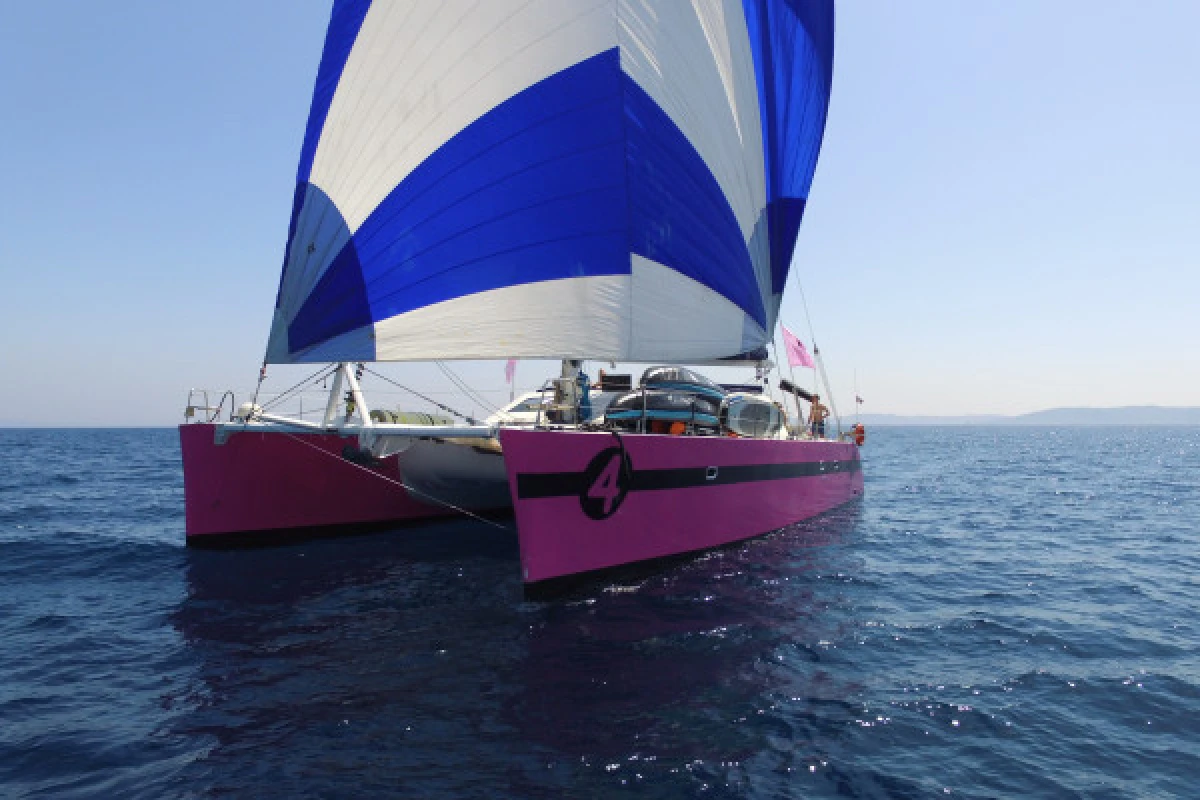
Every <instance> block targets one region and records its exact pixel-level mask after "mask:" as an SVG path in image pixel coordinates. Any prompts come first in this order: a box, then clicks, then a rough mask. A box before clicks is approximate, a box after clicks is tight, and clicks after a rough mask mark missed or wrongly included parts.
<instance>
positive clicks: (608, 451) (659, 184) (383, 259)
mask: <svg viewBox="0 0 1200 800" xmlns="http://www.w3.org/2000/svg"><path fill="white" fill-rule="evenodd" d="M833 27H834V19H833V5H832V0H692V2H685V0H533V1H532V2H516V0H492V1H491V2H487V3H469V2H465V0H445V1H444V2H439V3H429V2H423V1H422V0H408V1H407V2H400V1H399V0H397V1H396V2H363V1H362V0H336V1H335V3H334V5H333V11H332V14H331V17H330V21H329V27H328V31H327V34H326V39H325V45H324V51H323V53H322V56H321V62H320V67H319V69H318V72H317V79H316V87H315V89H314V93H313V100H312V106H311V110H310V113H309V118H308V125H307V128H306V131H305V136H304V142H303V145H302V147H301V155H300V165H299V170H298V175H297V184H296V191H295V195H294V198H293V205H292V214H291V220H290V224H289V228H288V236H287V240H286V248H285V253H284V259H283V261H284V263H283V271H282V275H281V278H280V283H279V290H278V294H277V297H276V301H275V308H274V313H273V317H272V324H271V331H270V335H269V339H268V344H267V347H266V355H265V358H264V370H265V369H266V366H267V365H268V364H303V363H325V364H329V366H328V367H327V368H326V376H327V377H328V378H329V379H331V380H332V382H333V385H332V388H331V389H330V391H329V394H328V401H327V406H326V408H325V413H324V415H323V416H322V418H321V419H320V420H318V421H312V420H307V419H301V418H298V417H289V416H282V415H278V414H272V413H269V412H268V411H266V410H264V409H263V407H262V406H260V405H259V404H258V403H256V402H254V401H250V402H248V403H243V404H241V405H240V406H238V407H237V408H236V409H234V408H233V403H232V402H231V403H230V409H231V414H230V417H229V419H228V420H227V421H224V422H222V421H219V420H218V419H216V416H217V414H216V413H214V409H213V406H212V405H211V404H209V403H208V402H207V401H205V402H194V401H190V402H189V408H190V409H191V411H192V414H193V415H197V414H199V415H200V416H202V417H203V418H204V421H203V422H202V423H200V424H185V425H183V426H181V430H180V435H181V439H182V445H183V460H184V475H185V503H186V519H187V535H188V541H189V542H191V543H202V542H207V541H216V540H218V539H221V538H223V537H224V536H227V535H231V534H239V535H244V534H246V533H255V534H258V535H259V536H266V537H273V536H276V535H278V534H279V533H281V532H291V531H294V530H295V529H297V528H304V529H312V528H318V529H322V530H323V529H325V528H328V527H331V526H336V527H345V526H351V527H354V528H356V529H357V528H360V527H361V526H363V525H366V524H369V523H393V522H395V521H399V520H414V519H422V518H425V517H432V516H437V515H440V514H447V513H471V514H474V513H477V512H481V511H491V510H501V509H506V508H511V510H512V511H513V513H514V516H515V520H516V526H517V531H518V537H519V540H520V551H521V569H522V576H523V578H524V580H525V581H526V582H528V583H538V582H541V581H547V580H550V579H554V578H560V577H563V576H567V575H575V574H578V573H584V572H589V571H592V570H598V569H603V568H607V567H613V566H618V565H623V564H628V563H631V562H636V561H642V560H646V559H654V558H659V557H663V556H670V555H676V554H681V553H687V552H691V551H695V550H701V549H706V548H710V547H714V546H718V545H723V544H726V543H729V542H734V541H737V540H740V539H744V538H748V537H751V536H755V535H759V534H763V533H766V532H769V531H772V530H775V529H778V528H781V527H784V526H786V525H788V524H791V523H794V522H797V521H799V520H802V519H805V518H807V517H810V516H813V515H815V514H818V513H821V512H824V511H826V510H828V509H830V508H833V507H835V506H837V505H839V504H842V503H844V502H846V501H848V500H850V499H851V498H853V497H855V496H856V495H859V494H861V492H862V490H863V479H862V470H861V462H860V460H859V454H858V448H857V447H856V445H855V443H854V442H853V441H847V440H845V439H844V438H842V437H835V438H832V439H826V438H823V437H821V436H813V435H812V433H811V432H810V431H808V430H805V429H804V428H803V426H801V425H796V424H794V422H793V424H789V420H788V418H787V412H786V410H785V407H784V405H783V404H782V403H780V402H779V401H777V400H773V399H772V398H771V397H770V396H769V395H768V394H767V391H766V386H764V385H763V383H761V382H759V383H756V384H753V385H750V386H740V387H739V386H722V385H719V384H716V383H714V382H712V381H710V380H708V379H707V378H705V377H704V376H703V375H701V374H700V373H699V372H697V371H696V370H695V369H694V367H700V366H704V365H731V364H749V365H755V366H757V367H758V374H760V375H761V374H764V373H765V372H767V371H769V368H770V366H771V365H770V362H769V361H768V359H767V349H766V348H767V346H768V345H770V344H771V343H772V342H773V338H774V332H775V330H776V326H777V322H778V316H779V310H780V304H781V300H782V296H783V292H784V288H785V286H786V284H787V278H788V272H789V268H790V266H791V263H792V260H793V251H794V250H795V245H796V241H797V237H798V233H799V229H800V223H801V219H802V217H803V215H804V209H805V206H806V204H807V201H808V195H809V189H810V186H811V183H812V178H813V173H814V170H815V167H816V163H817V155H818V152H819V150H820V145H821V139H822V136H823V133H824V128H825V118H826V113H827V109H828V103H829V92H830V85H831V78H832V66H833ZM455 359H497V360H499V359H553V360H558V361H560V362H561V364H562V367H561V370H560V373H559V375H557V376H554V377H552V378H551V379H550V380H548V381H547V382H546V384H545V385H544V386H543V390H542V391H541V392H539V393H538V395H537V398H536V399H534V398H533V397H526V398H522V399H521V400H520V401H516V402H514V403H513V404H510V407H509V408H507V409H502V410H501V411H500V412H499V413H497V414H496V415H494V416H493V417H491V418H489V419H488V420H485V421H483V422H478V421H475V420H463V421H461V422H455V421H453V420H451V419H433V418H432V417H430V418H428V419H415V418H414V417H413V416H411V415H401V416H399V417H398V416H397V415H395V414H393V413H392V412H390V411H383V410H382V409H375V413H372V410H371V409H370V408H369V407H368V404H367V399H366V397H365V395H364V393H363V391H362V387H361V384H360V378H361V377H362V371H363V370H364V369H366V368H367V367H366V366H365V365H367V364H370V363H373V362H381V361H394V362H403V361H410V362H412V361H434V360H439V361H441V360H455ZM584 360H591V361H597V362H613V363H616V362H621V363H624V364H639V363H640V364H648V365H650V368H649V369H646V370H645V372H644V373H643V374H642V375H641V376H640V377H639V379H638V380H637V382H636V383H635V382H634V380H633V377H634V376H633V375H632V374H630V375H626V376H606V378H605V379H602V380H601V382H600V383H599V384H598V385H597V386H596V392H595V393H594V395H593V393H592V392H591V391H590V389H591V386H590V385H589V382H588V381H587V380H584V379H582V377H581V374H582V363H583V361H584ZM356 365H357V366H356ZM683 365H686V366H683ZM343 396H345V397H346V398H347V401H346V402H345V403H341V399H342V397H343ZM593 400H595V401H596V402H595V403H594V404H593ZM600 401H603V402H600ZM522 403H524V405H521V404H522ZM797 405H798V404H797ZM220 407H221V405H220V404H219V403H218V404H217V408H218V409H219V408H220ZM204 410H207V412H208V413H207V414H205V413H204ZM531 416H532V419H531V418H530V417H531Z"/></svg>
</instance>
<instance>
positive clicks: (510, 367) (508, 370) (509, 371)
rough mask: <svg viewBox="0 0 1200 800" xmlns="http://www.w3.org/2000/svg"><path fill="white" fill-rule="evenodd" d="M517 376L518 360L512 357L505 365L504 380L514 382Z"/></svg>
mask: <svg viewBox="0 0 1200 800" xmlns="http://www.w3.org/2000/svg"><path fill="white" fill-rule="evenodd" d="M516 376H517V360H516V359H515V358H510V359H509V360H508V363H507V364H505V365H504V382H505V383H512V382H513V378H515V377H516Z"/></svg>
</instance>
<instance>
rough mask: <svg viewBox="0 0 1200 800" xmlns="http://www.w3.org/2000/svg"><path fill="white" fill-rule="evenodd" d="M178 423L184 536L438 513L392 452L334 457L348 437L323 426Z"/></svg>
mask: <svg viewBox="0 0 1200 800" xmlns="http://www.w3.org/2000/svg"><path fill="white" fill-rule="evenodd" d="M216 429H217V426H215V425H199V424H198V425H181V426H179V440H180V445H181V447H182V451H183V494H184V509H185V517H186V523H185V526H186V531H187V539H188V542H189V543H192V544H195V543H197V542H198V541H199V540H201V539H203V540H205V541H209V540H211V539H210V538H209V537H220V536H221V535H222V534H239V533H264V532H268V531H278V532H280V533H281V534H283V533H285V532H287V531H294V530H295V529H298V528H305V529H311V528H319V527H326V526H329V527H332V526H346V525H366V524H373V523H382V522H399V521H404V520H415V519H423V518H426V517H436V516H440V515H441V514H442V513H443V512H442V511H441V510H439V509H438V508H435V507H432V506H428V505H425V504H422V503H420V502H418V501H416V500H413V499H412V498H411V497H410V496H409V494H408V493H407V492H406V491H405V490H404V489H403V487H401V486H399V485H398V484H397V481H399V480H400V468H399V465H398V464H397V463H396V456H392V457H390V458H386V459H383V460H382V461H380V462H379V463H378V464H377V465H374V466H371V467H363V466H359V465H357V464H354V463H351V462H350V461H347V460H346V459H345V458H343V457H342V451H343V448H345V447H346V446H347V445H351V446H354V445H356V444H357V442H356V440H355V437H342V436H338V435H336V434H331V433H329V434H327V433H289V434H284V433H279V432H273V433H262V432H252V431H245V432H237V433H233V434H231V435H230V436H228V438H227V439H226V440H225V442H224V443H223V444H217V443H216V432H217V430H216Z"/></svg>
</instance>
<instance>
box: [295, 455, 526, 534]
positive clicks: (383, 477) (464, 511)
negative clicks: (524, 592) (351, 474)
mask: <svg viewBox="0 0 1200 800" xmlns="http://www.w3.org/2000/svg"><path fill="white" fill-rule="evenodd" d="M283 435H284V436H286V437H288V438H289V439H295V440H296V441H297V442H299V443H300V444H302V445H304V446H306V447H311V448H312V449H314V450H316V451H317V452H318V453H323V454H325V455H327V456H329V457H330V458H333V459H336V460H338V461H341V462H343V463H346V464H349V465H350V466H352V467H355V468H357V469H361V470H362V471H363V472H366V473H367V474H368V475H374V476H375V477H376V478H379V479H380V480H382V481H387V482H388V483H391V484H394V485H396V486H400V487H401V488H403V489H405V490H406V491H409V492H412V493H413V494H417V495H420V496H421V497H424V498H425V499H427V500H429V501H431V502H434V503H437V504H438V505H440V506H445V507H446V508H449V509H451V510H453V511H457V512H458V513H460V514H462V515H464V516H467V517H470V518H471V519H473V520H476V521H477V522H482V523H484V524H485V525H491V526H492V527H493V528H499V529H500V530H502V531H509V530H510V529H509V528H507V527H505V526H504V525H501V524H500V523H498V522H493V521H492V520H490V519H488V518H487V517H484V516H480V515H479V514H476V513H475V512H473V511H468V510H467V509H465V508H459V507H458V506H456V505H454V504H453V503H448V502H446V501H445V500H442V499H441V498H438V497H434V496H433V495H431V494H426V493H425V492H422V491H421V490H420V489H417V488H414V487H412V486H409V485H408V484H407V483H405V482H404V481H399V480H396V479H394V478H389V477H388V476H387V475H380V474H379V473H378V472H375V471H374V470H370V469H367V468H366V467H364V466H363V465H362V464H355V463H354V462H353V461H347V460H346V459H344V458H339V457H338V456H336V455H334V454H333V453H331V452H329V451H328V450H325V449H324V448H321V447H317V446H316V445H315V444H313V443H312V442H306V441H304V440H303V439H301V438H300V437H299V436H294V435H292V434H290V433H284V434H283Z"/></svg>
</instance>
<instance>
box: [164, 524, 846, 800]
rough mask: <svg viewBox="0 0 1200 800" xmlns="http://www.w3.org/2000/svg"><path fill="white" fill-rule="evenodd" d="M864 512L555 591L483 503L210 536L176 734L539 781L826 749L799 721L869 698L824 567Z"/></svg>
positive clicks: (836, 717) (211, 760)
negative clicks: (394, 519)
mask: <svg viewBox="0 0 1200 800" xmlns="http://www.w3.org/2000/svg"><path fill="white" fill-rule="evenodd" d="M857 519H858V507H857V506H850V507H847V508H846V509H843V510H841V511H839V512H836V513H834V514H831V515H827V516H826V517H823V518H821V519H819V520H815V521H811V522H809V523H806V524H804V525H800V526H796V527H794V528H792V529H789V530H787V531H784V532H780V533H777V534H773V535H771V536H768V537H764V538H761V539H757V540H754V541H751V542H748V543H745V544H743V545H740V546H737V547H732V548H727V549H725V550H721V551H716V552H713V553H709V554H707V555H705V556H701V557H698V558H696V559H693V560H690V561H685V562H681V563H676V564H672V565H667V566H664V567H662V568H661V569H659V570H656V571H651V572H648V573H647V572H645V571H643V572H642V573H641V574H640V575H638V576H637V577H630V576H626V577H625V578H623V579H612V578H609V579H605V580H603V581H601V582H599V583H594V584H592V585H591V586H585V587H583V588H578V587H577V588H576V589H575V590H574V591H573V592H572V593H571V595H570V596H568V597H565V598H560V599H558V600H550V601H544V602H529V601H526V600H524V599H523V598H522V593H521V584H520V581H519V572H518V569H517V554H516V541H515V537H514V536H513V535H511V534H504V533H499V532H497V531H495V530H494V529H491V528H485V527H482V526H479V525H474V524H470V523H459V522H447V523H438V524H435V525H431V526H427V527H421V528H414V529H405V530H399V531H396V532H394V533H388V534H383V535H376V536H367V537H356V538H350V539H341V540H329V541H321V542H308V543H304V544H298V545H294V546H288V547H280V548H269V549H261V550H247V551H238V552H220V551H217V552H205V551H198V552H191V553H189V554H188V555H189V560H188V565H187V582H188V593H187V599H186V600H185V601H184V602H183V604H182V605H181V607H180V608H179V609H178V611H177V612H176V614H175V615H174V618H173V621H174V624H175V625H176V627H177V628H178V630H179V631H180V633H181V634H182V635H183V637H184V638H185V640H186V641H187V643H188V646H189V648H190V649H191V650H192V652H193V653H194V654H196V655H197V656H198V657H199V661H198V664H199V667H198V682H197V683H196V685H195V687H194V692H193V696H192V697H191V698H190V701H191V703H192V705H193V708H194V710H193V711H192V713H190V714H187V715H185V717H184V718H182V719H181V720H180V721H179V722H178V724H177V726H176V729H175V731H174V732H175V733H177V734H187V735H203V736H206V737H209V740H210V741H211V749H210V750H209V751H208V753H207V756H206V758H204V759H203V760H202V761H201V762H198V763H197V764H195V765H193V766H192V767H190V768H189V773H190V778H191V780H192V781H194V782H196V783H197V784H198V785H200V786H203V787H207V788H210V789H218V788H221V786H227V787H238V790H239V791H246V790H248V789H249V790H254V789H255V788H267V787H272V788H275V789H278V790H281V791H285V790H295V791H320V790H322V789H323V788H324V789H329V790H336V789H337V787H338V785H339V784H338V780H339V776H343V775H354V776H355V780H356V781H360V780H365V784H364V788H369V787H370V786H372V785H374V786H376V787H377V788H380V789H387V790H388V791H396V790H397V789H398V788H400V787H403V788H404V789H405V790H407V791H412V792H413V793H417V794H420V793H429V792H440V793H445V794H449V795H454V794H458V793H480V792H481V791H482V790H483V789H484V788H485V787H490V788H491V789H493V790H501V789H502V790H503V791H504V792H509V791H511V792H513V793H515V794H516V795H521V796H531V795H536V794H537V793H538V792H540V791H549V789H550V788H552V787H555V786H559V787H560V788H561V787H565V786H567V785H570V786H572V787H573V788H574V789H575V790H580V791H582V790H585V789H588V788H589V787H590V788H591V789H594V790H595V791H596V792H599V793H603V792H604V788H605V787H612V786H617V785H620V784H621V783H622V782H623V781H631V782H645V783H649V784H651V785H653V784H656V783H657V784H662V786H663V788H664V789H666V788H668V787H671V786H674V787H676V788H682V787H691V788H693V789H694V788H697V787H702V786H703V785H704V784H705V783H712V782H713V781H718V782H720V784H721V785H722V786H728V787H736V786H737V785H738V783H740V782H741V781H744V780H746V779H747V778H748V776H749V775H750V774H751V772H752V771H753V770H754V769H756V768H758V767H759V766H760V763H759V762H761V766H762V767H763V768H767V769H771V770H779V769H780V768H782V769H783V770H784V772H786V770H787V769H788V768H795V767H799V766H803V765H804V764H807V763H808V761H810V760H814V759H819V758H820V752H818V751H817V750H813V752H806V751H805V748H804V747H797V744H798V742H803V741H806V740H807V741H810V742H817V741H820V740H821V739H824V738H827V737H830V736H837V735H838V732H839V730H844V729H845V723H846V721H847V720H848V719H852V718H853V715H854V713H855V709H854V708H853V707H852V706H851V704H850V703H849V700H848V698H849V696H850V695H851V694H853V692H854V691H855V687H854V686H853V685H851V684H848V683H847V682H846V677H845V671H844V670H842V671H841V673H839V674H835V673H832V672H830V671H828V670H827V669H825V668H823V666H822V661H823V659H824V658H825V657H826V655H825V653H824V651H823V649H822V646H821V644H820V643H821V642H823V641H824V642H828V641H830V640H832V639H835V638H838V637H839V636H841V635H842V634H841V633H840V631H841V629H844V628H845V627H846V626H853V625H854V624H855V623H854V621H853V620H852V619H851V618H850V617H848V616H847V615H846V614H845V613H844V609H843V610H841V611H840V612H839V613H837V614H831V613H830V610H831V608H832V607H836V606H838V605H839V604H840V603H841V602H842V599H841V598H840V596H839V595H840V592H839V588H838V587H839V584H838V583H837V581H834V582H832V583H830V582H828V581H825V580H822V579H821V576H822V575H836V574H845V573H846V572H847V571H848V570H851V569H852V568H853V560H852V556H851V555H850V553H849V551H848V550H847V549H845V548H843V547H842V546H841V545H842V542H843V541H844V540H846V539H847V538H849V537H852V536H853V531H854V527H855V525H856V523H857ZM814 747H819V745H814ZM801 762H802V763H801ZM218 775H219V776H220V778H219V780H217V778H216V776H218ZM364 776H365V777H364ZM213 781H216V782H215V783H214V782H213ZM502 793H503V792H502Z"/></svg>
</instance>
